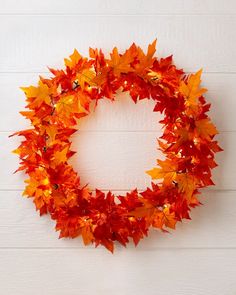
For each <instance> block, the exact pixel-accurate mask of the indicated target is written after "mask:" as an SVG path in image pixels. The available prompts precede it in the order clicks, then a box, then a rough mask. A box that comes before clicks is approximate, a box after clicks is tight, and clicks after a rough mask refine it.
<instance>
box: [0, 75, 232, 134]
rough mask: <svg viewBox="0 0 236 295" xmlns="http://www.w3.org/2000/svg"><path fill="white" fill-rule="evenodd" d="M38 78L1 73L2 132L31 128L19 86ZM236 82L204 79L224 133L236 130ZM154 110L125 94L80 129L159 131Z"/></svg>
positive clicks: (228, 77)
mask: <svg viewBox="0 0 236 295" xmlns="http://www.w3.org/2000/svg"><path fill="white" fill-rule="evenodd" d="M37 77H38V75H37V74H33V73H10V74H9V73H8V74H0V96H1V97H2V99H1V100H0V108H1V109H4V112H2V114H1V116H0V131H12V132H13V131H16V130H19V129H24V128H28V127H29V122H28V121H27V120H25V119H24V118H23V117H22V116H21V115H19V114H18V111H20V110H23V109H24V107H25V96H24V93H23V92H22V91H21V90H20V89H19V87H20V86H29V85H32V84H33V85H36V83H37ZM235 79H236V75H235V74H222V73H221V74H210V73H209V74H203V76H202V80H203V84H202V85H203V87H206V88H208V89H209V92H208V93H207V95H206V98H207V100H208V101H209V102H210V103H212V107H211V112H210V116H211V118H212V120H213V122H214V123H215V124H216V126H217V127H218V129H219V130H220V131H236V116H235V109H236V100H235V97H234V96H235V93H236V83H235ZM9 89H10V91H9ZM6 102H9V103H6ZM153 107H154V103H153V101H151V100H150V101H147V100H142V101H140V102H139V103H137V104H134V103H133V101H132V100H131V99H130V97H129V95H128V94H127V93H121V94H118V95H117V101H116V102H115V103H113V102H111V101H109V100H103V101H100V102H99V104H98V107H97V108H96V111H95V112H94V113H92V114H91V116H88V117H86V118H84V119H83V120H81V123H80V125H79V128H80V129H81V130H83V131H117V130H119V131H126V130H128V131H137V130H141V131H157V130H158V131H159V130H160V125H159V124H158V123H157V121H159V120H160V119H161V118H162V116H161V115H160V114H159V113H153V112H152V110H153ZM222 118H223V120H222Z"/></svg>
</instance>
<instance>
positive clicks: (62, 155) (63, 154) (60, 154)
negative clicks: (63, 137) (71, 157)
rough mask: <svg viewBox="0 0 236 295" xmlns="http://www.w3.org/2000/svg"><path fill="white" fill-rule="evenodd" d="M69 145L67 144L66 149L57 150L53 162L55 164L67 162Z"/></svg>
mask: <svg viewBox="0 0 236 295" xmlns="http://www.w3.org/2000/svg"><path fill="white" fill-rule="evenodd" d="M68 149H69V148H68V146H66V147H65V148H64V149H62V150H61V151H56V152H55V154H54V156H53V164H54V165H55V166H57V165H59V164H61V163H65V162H66V161H67V159H68V157H67V153H68Z"/></svg>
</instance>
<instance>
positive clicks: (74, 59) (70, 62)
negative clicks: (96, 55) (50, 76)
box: [64, 49, 82, 69]
mask: <svg viewBox="0 0 236 295" xmlns="http://www.w3.org/2000/svg"><path fill="white" fill-rule="evenodd" d="M81 58H82V56H81V55H80V54H79V52H78V51H77V50H76V49H74V52H73V53H72V54H71V55H70V59H67V58H65V59H64V62H65V65H66V66H67V67H69V68H70V69H72V68H74V67H75V66H76V65H77V63H78V62H79V61H80V60H81Z"/></svg>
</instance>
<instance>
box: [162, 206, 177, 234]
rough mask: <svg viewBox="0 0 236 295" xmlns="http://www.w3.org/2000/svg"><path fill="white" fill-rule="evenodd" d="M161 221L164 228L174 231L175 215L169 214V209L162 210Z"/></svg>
mask: <svg viewBox="0 0 236 295" xmlns="http://www.w3.org/2000/svg"><path fill="white" fill-rule="evenodd" d="M162 212H163V219H164V224H165V226H166V227H169V228H172V229H175V225H176V222H177V220H176V219H175V213H174V212H170V208H169V207H166V208H164V209H163V211H162Z"/></svg>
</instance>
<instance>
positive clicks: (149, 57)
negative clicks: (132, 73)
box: [135, 39, 157, 76]
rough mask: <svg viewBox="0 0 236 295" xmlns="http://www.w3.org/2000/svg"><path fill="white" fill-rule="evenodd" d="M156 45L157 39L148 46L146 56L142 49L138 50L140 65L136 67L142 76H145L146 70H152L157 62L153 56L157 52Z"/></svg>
mask: <svg viewBox="0 0 236 295" xmlns="http://www.w3.org/2000/svg"><path fill="white" fill-rule="evenodd" d="M156 43H157V39H155V40H154V41H153V42H152V43H151V44H149V45H148V50H147V54H145V53H144V52H143V50H142V49H141V48H140V47H138V48H137V51H138V60H139V63H137V64H136V65H135V70H136V71H137V73H138V74H139V75H141V76H143V75H145V73H144V72H145V70H146V69H147V68H150V67H151V66H152V64H153V62H154V60H155V58H153V55H154V53H155V52H156Z"/></svg>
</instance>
